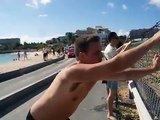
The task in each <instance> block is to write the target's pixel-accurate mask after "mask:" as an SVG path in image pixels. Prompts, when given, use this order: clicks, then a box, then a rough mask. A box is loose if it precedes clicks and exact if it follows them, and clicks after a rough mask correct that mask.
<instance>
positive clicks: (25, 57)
mask: <svg viewBox="0 0 160 120" xmlns="http://www.w3.org/2000/svg"><path fill="white" fill-rule="evenodd" d="M25 59H26V60H28V57H27V51H26V50H24V60H25Z"/></svg>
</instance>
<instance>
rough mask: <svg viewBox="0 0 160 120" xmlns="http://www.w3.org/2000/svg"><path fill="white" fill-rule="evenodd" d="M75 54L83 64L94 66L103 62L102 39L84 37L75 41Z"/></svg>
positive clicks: (90, 36) (92, 36)
mask: <svg viewBox="0 0 160 120" xmlns="http://www.w3.org/2000/svg"><path fill="white" fill-rule="evenodd" d="M75 54H76V58H77V60H79V61H80V62H82V63H87V64H93V63H97V62H100V61H101V60H102V53H101V45H100V38H99V37H98V36H96V35H83V36H80V37H78V38H77V39H76V41H75Z"/></svg>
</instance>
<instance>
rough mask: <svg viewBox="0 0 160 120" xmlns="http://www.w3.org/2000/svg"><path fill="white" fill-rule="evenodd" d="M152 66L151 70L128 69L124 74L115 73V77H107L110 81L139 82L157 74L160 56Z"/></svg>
mask: <svg viewBox="0 0 160 120" xmlns="http://www.w3.org/2000/svg"><path fill="white" fill-rule="evenodd" d="M152 64H153V65H152V66H151V67H149V68H128V69H125V70H123V71H122V72H118V73H114V74H113V75H110V76H107V77H108V79H110V80H131V79H134V80H137V79H139V78H141V77H144V76H145V75H147V74H151V73H153V72H156V71H157V70H159V68H160V56H159V55H155V56H154V58H153V60H152Z"/></svg>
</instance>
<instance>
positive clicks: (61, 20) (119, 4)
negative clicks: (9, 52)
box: [0, 0, 160, 43]
mask: <svg viewBox="0 0 160 120" xmlns="http://www.w3.org/2000/svg"><path fill="white" fill-rule="evenodd" d="M159 20H160V0H0V38H14V37H18V38H20V39H21V43H23V42H28V43H30V42H45V41H46V40H49V39H51V38H53V37H58V36H64V35H65V33H66V32H75V31H76V30H78V29H80V30H81V29H86V28H87V27H93V28H94V27H95V26H103V27H105V28H108V29H109V30H111V31H115V32H117V33H118V35H127V34H128V33H129V31H130V30H132V29H139V28H149V27H151V26H153V25H154V24H155V23H156V22H157V21H159Z"/></svg>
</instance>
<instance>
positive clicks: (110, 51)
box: [104, 32, 131, 120]
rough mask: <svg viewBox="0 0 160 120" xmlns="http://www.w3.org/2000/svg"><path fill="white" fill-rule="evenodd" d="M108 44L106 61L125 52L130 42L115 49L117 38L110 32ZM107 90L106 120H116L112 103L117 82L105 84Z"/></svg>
mask: <svg viewBox="0 0 160 120" xmlns="http://www.w3.org/2000/svg"><path fill="white" fill-rule="evenodd" d="M108 41H109V44H108V45H107V46H106V48H105V50H104V56H105V58H106V59H107V60H109V59H112V58H113V57H115V56H116V55H117V54H118V53H120V52H123V51H125V50H126V49H127V48H128V46H129V45H130V43H131V42H129V43H125V44H124V45H122V46H121V47H119V48H117V45H118V44H119V42H120V41H119V37H118V36H117V34H116V33H115V32H110V33H109V35H108ZM106 88H107V94H108V97H107V106H108V115H107V118H108V119H109V120H110V119H111V120H116V118H115V116H114V115H113V101H114V99H115V98H116V97H117V96H116V95H117V89H118V81H117V80H109V81H107V83H106Z"/></svg>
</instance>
